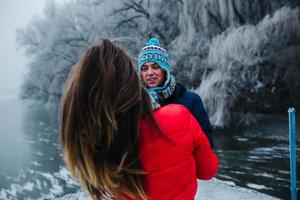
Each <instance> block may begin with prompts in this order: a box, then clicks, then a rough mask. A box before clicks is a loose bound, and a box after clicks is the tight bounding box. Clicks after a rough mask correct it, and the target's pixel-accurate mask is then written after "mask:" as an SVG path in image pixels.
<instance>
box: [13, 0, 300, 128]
mask: <svg viewBox="0 0 300 200" xmlns="http://www.w3.org/2000/svg"><path fill="white" fill-rule="evenodd" d="M299 5H300V2H299V1H298V0H263V1H262V0H168V1H166V0H151V1H150V0H114V1H110V0H70V1H66V2H65V3H61V4H58V3H56V2H54V1H49V2H48V4H47V6H46V8H45V10H44V15H43V16H40V17H39V18H36V19H34V20H33V21H32V22H31V23H30V24H28V25H27V26H26V27H24V28H23V29H20V30H18V35H17V41H18V44H19V46H20V47H21V48H24V49H25V50H26V53H27V55H28V56H29V58H30V59H31V63H30V65H29V68H30V70H29V73H28V74H27V77H26V81H25V82H24V84H23V86H22V93H21V97H22V98H23V99H34V100H38V101H41V102H43V103H45V104H54V105H58V104H59V100H60V97H61V93H62V89H63V85H64V81H65V80H66V77H67V75H68V73H69V71H70V70H71V68H72V66H74V64H75V63H76V62H77V61H78V59H79V56H80V55H81V54H82V53H83V51H84V50H85V49H86V47H87V46H89V45H90V44H93V43H94V42H97V41H99V39H101V38H121V39H120V41H119V42H120V43H121V45H122V46H124V47H126V48H127V49H128V51H129V52H130V53H131V54H132V55H133V56H137V54H138V50H139V49H140V48H141V47H142V46H143V45H144V44H145V43H146V42H147V41H148V39H149V38H150V37H158V38H159V39H160V41H161V43H162V45H163V46H164V47H165V48H166V49H167V51H168V52H169V55H170V59H171V66H172V68H173V74H174V75H175V77H176V79H177V81H178V82H181V83H182V84H184V85H186V86H187V87H189V88H190V89H194V90H195V91H196V92H197V93H198V94H199V95H200V96H201V97H202V99H203V101H204V103H205V105H206V109H207V110H208V113H209V116H210V120H211V122H212V124H213V125H214V126H216V127H228V126H232V125H240V124H249V123H251V122H252V121H254V120H255V117H254V116H255V115H254V114H256V113H284V114H285V113H286V111H287V108H288V107H289V106H294V107H296V109H299V108H300V101H299V99H300V92H299V91H300V79H299V77H300V7H299Z"/></svg>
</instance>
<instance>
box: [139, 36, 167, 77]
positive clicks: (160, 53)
mask: <svg viewBox="0 0 300 200" xmlns="http://www.w3.org/2000/svg"><path fill="white" fill-rule="evenodd" d="M148 62H155V63H157V64H159V66H161V67H162V68H163V69H164V70H165V71H166V72H170V66H169V55H168V53H167V51H166V50H165V49H164V48H162V47H161V46H160V44H159V41H158V39H157V38H151V39H150V40H149V42H148V43H147V44H146V46H144V47H143V48H142V49H141V50H140V52H139V56H138V69H139V71H141V67H142V66H143V65H144V64H145V63H148Z"/></svg>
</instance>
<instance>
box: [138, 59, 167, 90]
mask: <svg viewBox="0 0 300 200" xmlns="http://www.w3.org/2000/svg"><path fill="white" fill-rule="evenodd" d="M141 75H142V79H143V81H144V83H145V84H146V86H147V87H148V88H152V87H157V86H159V85H161V84H162V83H163V82H164V81H165V79H166V73H165V71H164V70H163V69H162V68H161V67H160V66H159V65H158V64H157V63H155V62H149V63H145V64H144V65H143V66H142V67H141Z"/></svg>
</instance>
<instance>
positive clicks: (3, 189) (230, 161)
mask: <svg viewBox="0 0 300 200" xmlns="http://www.w3.org/2000/svg"><path fill="white" fill-rule="evenodd" d="M57 116H58V110H57V108H46V107H44V106H41V105H36V104H34V105H33V104H32V105H30V103H29V102H26V103H24V102H20V101H17V100H11V101H8V100H0V130H1V131H0V160H1V162H0V199H1V200H2V199H3V200H6V199H14V200H15V199H52V198H56V197H61V196H64V195H66V194H70V193H74V192H76V191H78V189H79V188H80V186H79V184H78V183H77V182H76V181H74V180H73V179H72V178H71V176H70V173H69V172H68V171H67V170H66V167H65V164H64V161H63V157H62V153H61V148H60V145H59V137H58V120H57ZM258 118H259V120H258V123H257V124H256V125H254V126H251V127H249V128H247V129H243V130H231V131H216V132H215V143H216V145H215V149H216V152H217V154H218V156H219V160H220V172H219V174H218V175H217V178H218V179H221V180H223V181H226V182H228V183H229V184H232V185H238V186H243V187H246V188H251V189H254V190H257V191H260V192H263V193H267V194H270V195H272V196H276V197H279V198H282V199H290V191H289V141H288V118H287V113H286V111H284V112H283V115H282V116H259V117H258ZM299 122H300V121H299V118H297V120H296V124H300V123H299ZM299 136H300V135H299V130H298V132H297V141H298V142H297V147H298V148H297V155H298V160H297V172H299V171H300V170H299V165H300V159H299V155H300V149H299V146H300V142H299V139H300V138H299ZM298 177H299V173H298ZM298 179H299V178H298ZM298 188H299V184H298Z"/></svg>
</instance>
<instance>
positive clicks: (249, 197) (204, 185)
mask: <svg viewBox="0 0 300 200" xmlns="http://www.w3.org/2000/svg"><path fill="white" fill-rule="evenodd" d="M232 199H242V200H253V199H260V200H278V198H275V197H272V196H269V195H266V194H263V193H259V192H257V191H255V190H250V189H246V188H242V187H239V186H235V185H231V184H230V182H228V183H227V182H223V181H220V180H218V179H212V180H210V181H200V180H199V181H198V191H197V194H196V197H195V200H232ZM55 200H89V198H88V197H87V195H86V194H85V192H84V191H79V192H77V193H74V194H69V195H66V196H63V197H60V198H56V199H55Z"/></svg>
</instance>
